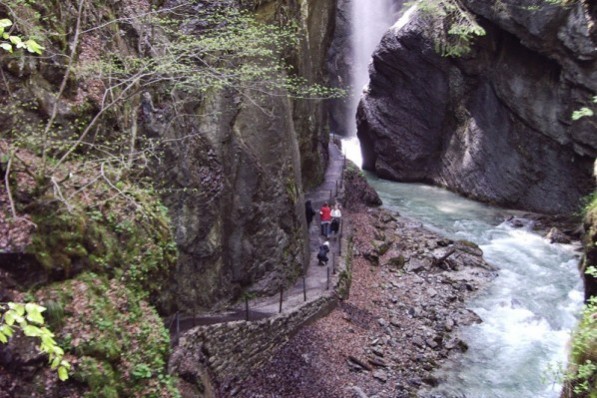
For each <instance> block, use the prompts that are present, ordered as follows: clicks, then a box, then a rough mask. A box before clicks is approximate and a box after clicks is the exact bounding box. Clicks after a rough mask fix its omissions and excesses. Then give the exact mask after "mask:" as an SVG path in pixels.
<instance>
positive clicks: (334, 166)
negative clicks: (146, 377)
mask: <svg viewBox="0 0 597 398" xmlns="http://www.w3.org/2000/svg"><path fill="white" fill-rule="evenodd" d="M328 153H329V155H330V161H329V164H328V168H327V170H326V173H325V177H324V181H323V183H322V184H321V185H320V186H319V187H317V188H316V189H314V190H312V191H311V192H308V193H307V194H306V195H305V200H311V203H312V205H313V209H314V210H315V212H316V215H315V217H314V219H313V222H312V223H311V227H310V228H309V248H310V252H311V258H310V263H309V266H308V267H307V272H306V275H305V279H304V282H305V283H306V297H307V301H312V300H315V299H317V298H319V297H320V296H321V294H322V293H324V292H325V291H326V290H327V288H328V272H329V273H330V277H331V276H332V272H333V269H332V266H333V264H334V261H337V260H336V259H337V257H338V250H339V242H340V239H339V237H336V238H333V237H332V238H330V240H329V241H330V249H331V250H330V253H329V254H328V257H329V259H330V261H329V262H328V265H327V266H318V265H317V263H318V261H317V251H318V248H319V246H320V245H321V244H322V243H323V242H324V239H323V237H322V236H321V234H320V231H321V229H320V224H319V208H320V207H321V206H322V205H323V203H324V202H328V203H330V205H332V204H334V203H335V199H334V198H335V196H336V194H337V190H338V189H340V186H339V184H340V183H341V179H342V169H343V167H344V163H345V159H344V155H342V152H341V151H340V148H338V146H337V145H335V144H333V143H332V142H330V144H329V147H328ZM344 249H345V248H344V247H343V248H342V250H344ZM332 288H333V286H332V281H331V280H330V281H329V289H332ZM304 302H305V289H304V287H303V278H299V279H298V280H297V282H296V284H295V285H294V286H293V287H292V288H291V289H289V290H288V291H285V292H283V302H282V312H287V311H290V310H292V309H294V308H296V307H298V306H300V305H302V304H303V303H304ZM279 309H280V295H275V296H271V297H263V298H259V299H254V300H251V301H250V302H249V319H250V320H257V319H262V318H267V317H270V316H272V315H275V314H277V313H279ZM245 316H246V311H245V309H244V304H242V303H240V304H239V305H238V306H236V307H235V308H233V309H232V310H230V311H229V312H225V313H218V314H214V315H202V316H199V317H196V318H194V319H193V318H185V319H172V320H171V322H170V325H169V326H170V327H169V328H170V330H171V332H172V333H173V334H174V335H177V334H179V333H180V332H183V331H185V330H188V329H190V328H192V327H194V326H199V325H210V324H214V323H222V322H230V321H235V320H241V319H245ZM177 324H178V325H177ZM177 331H178V333H177Z"/></svg>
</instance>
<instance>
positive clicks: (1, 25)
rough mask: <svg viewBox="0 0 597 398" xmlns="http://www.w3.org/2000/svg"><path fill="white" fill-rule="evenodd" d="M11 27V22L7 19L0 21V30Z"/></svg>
mask: <svg viewBox="0 0 597 398" xmlns="http://www.w3.org/2000/svg"><path fill="white" fill-rule="evenodd" d="M11 25H12V21H11V20H10V19H8V18H4V19H0V28H8V27H9V26H11Z"/></svg>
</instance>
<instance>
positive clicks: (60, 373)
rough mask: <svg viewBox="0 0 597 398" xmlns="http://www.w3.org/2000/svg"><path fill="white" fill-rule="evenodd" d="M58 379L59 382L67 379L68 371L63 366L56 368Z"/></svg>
mask: <svg viewBox="0 0 597 398" xmlns="http://www.w3.org/2000/svg"><path fill="white" fill-rule="evenodd" d="M58 378H59V379H60V380H61V381H65V380H67V379H68V370H66V368H65V367H64V366H61V367H59V368H58Z"/></svg>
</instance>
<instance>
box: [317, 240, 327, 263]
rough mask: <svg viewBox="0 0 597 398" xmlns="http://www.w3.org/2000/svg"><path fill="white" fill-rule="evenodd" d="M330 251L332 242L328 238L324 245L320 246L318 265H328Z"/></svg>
mask: <svg viewBox="0 0 597 398" xmlns="http://www.w3.org/2000/svg"><path fill="white" fill-rule="evenodd" d="M329 251H330V242H328V241H327V240H326V241H325V242H323V245H321V246H319V252H318V253H317V260H318V262H317V265H322V266H323V265H327V263H328V260H329V258H328V252H329Z"/></svg>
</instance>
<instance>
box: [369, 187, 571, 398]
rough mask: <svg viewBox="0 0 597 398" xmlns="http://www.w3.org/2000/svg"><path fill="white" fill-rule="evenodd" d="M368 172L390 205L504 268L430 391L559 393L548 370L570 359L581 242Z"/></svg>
mask: <svg viewBox="0 0 597 398" xmlns="http://www.w3.org/2000/svg"><path fill="white" fill-rule="evenodd" d="M368 178H369V181H370V183H371V184H372V185H373V187H374V188H375V189H376V190H377V192H378V193H379V194H380V196H381V198H382V200H383V201H384V206H385V207H387V208H390V209H392V210H396V211H399V212H400V213H401V214H402V215H405V216H409V217H413V218H416V219H419V220H421V221H422V222H423V223H424V224H425V225H426V226H427V227H429V228H431V229H432V230H434V231H436V232H439V233H442V234H444V235H446V236H449V237H452V238H454V239H466V240H470V241H473V242H476V243H477V244H479V245H480V247H481V248H482V249H483V252H484V257H485V259H486V261H488V262H489V263H491V264H494V265H496V266H498V267H499V268H500V271H499V277H498V278H497V279H496V280H495V281H494V282H493V283H492V285H491V287H490V288H489V290H488V291H487V292H485V293H483V294H482V295H480V296H479V297H478V298H476V299H475V300H474V301H473V302H472V303H470V308H471V309H473V310H474V311H475V312H476V313H477V314H478V315H479V316H480V317H481V318H482V319H483V323H481V324H479V325H475V326H472V327H469V328H466V329H465V330H463V333H462V336H461V337H462V339H463V340H464V341H466V342H467V344H468V345H469V350H468V351H467V352H466V353H465V354H463V356H462V358H459V359H457V360H455V361H453V362H452V363H449V364H448V365H447V366H445V367H444V368H443V369H442V370H441V371H440V372H439V374H438V377H439V378H440V380H443V383H442V384H441V385H440V387H439V388H437V389H435V390H434V391H432V392H431V393H429V394H428V395H426V396H429V397H459V398H461V397H467V398H557V397H559V392H560V389H561V386H559V385H557V384H555V383H554V380H553V377H552V378H550V374H549V372H548V368H549V367H550V366H556V365H558V364H560V365H563V364H565V361H566V358H567V351H566V345H567V342H568V340H569V337H570V332H571V330H572V329H573V328H574V326H575V324H576V318H575V314H577V313H578V312H579V311H580V307H581V304H582V296H583V295H582V292H581V289H582V284H581V280H580V277H579V275H578V271H577V265H578V261H579V253H578V251H577V250H576V249H577V248H575V247H573V246H571V245H559V244H550V243H549V242H548V241H547V240H546V239H544V238H542V237H540V236H539V235H537V234H535V233H533V232H531V231H530V230H528V229H524V228H523V229H516V228H513V227H510V226H509V225H508V224H507V223H504V222H503V220H504V219H505V218H506V217H507V216H508V215H510V214H512V212H509V211H506V210H501V209H497V208H493V207H489V206H485V205H483V204H480V203H477V202H473V201H470V200H467V199H464V198H462V197H459V196H458V195H455V194H452V193H450V192H448V191H445V190H442V189H439V188H434V187H430V186H425V185H422V184H401V183H395V182H390V181H384V180H380V179H378V178H376V177H373V176H368Z"/></svg>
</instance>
